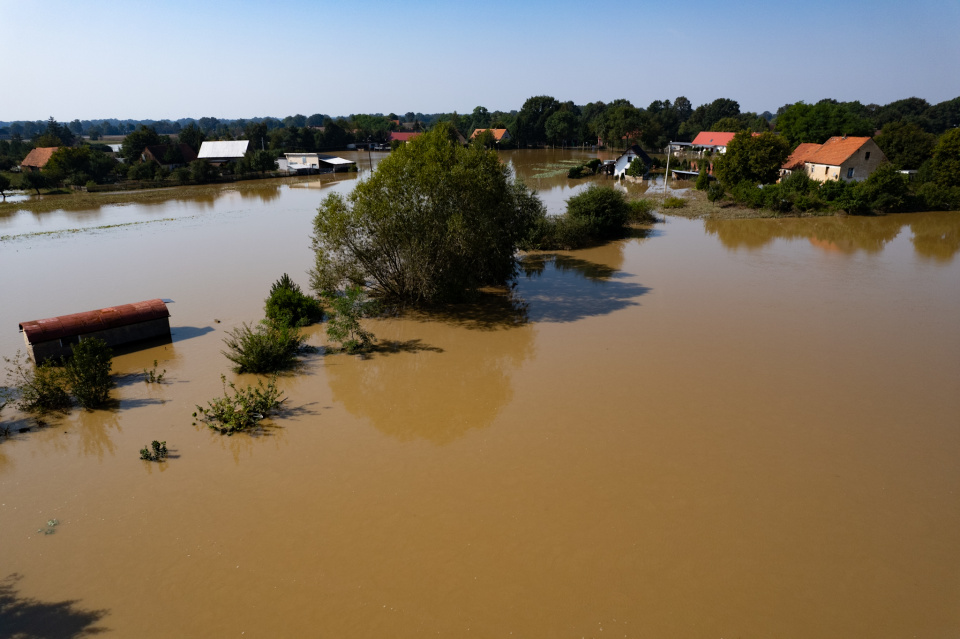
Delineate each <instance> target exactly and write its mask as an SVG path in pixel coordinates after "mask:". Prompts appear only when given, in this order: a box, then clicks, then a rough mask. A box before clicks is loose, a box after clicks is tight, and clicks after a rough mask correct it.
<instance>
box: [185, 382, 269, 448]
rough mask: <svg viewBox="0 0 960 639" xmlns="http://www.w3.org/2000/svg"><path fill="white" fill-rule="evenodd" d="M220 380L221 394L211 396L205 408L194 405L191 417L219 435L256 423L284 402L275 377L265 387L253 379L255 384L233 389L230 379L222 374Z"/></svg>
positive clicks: (243, 428)
mask: <svg viewBox="0 0 960 639" xmlns="http://www.w3.org/2000/svg"><path fill="white" fill-rule="evenodd" d="M220 381H221V383H222V384H223V397H217V398H214V399H212V400H211V401H209V402H207V406H206V407H203V406H200V405H197V412H195V413H194V414H193V416H194V417H196V418H197V420H199V421H201V422H203V423H204V424H206V425H207V426H209V427H210V428H212V429H213V430H216V431H218V432H220V433H221V434H228V435H231V434H233V433H235V432H238V431H242V430H247V429H249V428H252V427H254V426H256V425H257V424H259V423H260V422H261V421H262V420H263V419H265V418H267V417H269V416H270V415H271V414H273V413H276V412H277V411H278V410H280V408H281V407H282V405H283V402H284V401H285V400H284V398H283V392H282V391H280V389H278V388H277V378H276V377H273V378H271V379H270V381H269V382H268V383H267V384H266V386H264V384H263V380H257V385H256V386H249V385H248V386H247V387H246V388H237V386H236V385H235V384H234V383H233V382H230V383H229V384H228V383H227V378H226V377H224V376H223V375H221V376H220ZM227 388H229V389H230V390H229V391H228V390H227ZM194 423H196V422H194Z"/></svg>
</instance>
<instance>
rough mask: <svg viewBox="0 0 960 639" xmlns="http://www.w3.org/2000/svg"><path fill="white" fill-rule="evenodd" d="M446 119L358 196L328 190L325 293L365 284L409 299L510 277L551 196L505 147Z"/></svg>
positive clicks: (322, 270) (318, 231)
mask: <svg viewBox="0 0 960 639" xmlns="http://www.w3.org/2000/svg"><path fill="white" fill-rule="evenodd" d="M450 135H451V132H450V130H449V125H448V124H446V123H441V124H439V125H437V126H436V127H435V128H434V129H433V130H431V131H429V132H428V133H425V134H423V135H421V136H419V137H417V138H415V139H414V140H411V141H410V142H408V143H407V144H405V145H403V146H401V147H400V148H398V149H396V150H395V151H394V152H393V153H391V154H390V156H389V157H387V158H386V159H384V160H382V161H381V162H380V164H379V166H378V167H377V169H376V171H374V173H373V175H372V176H371V177H370V178H369V179H368V180H364V181H362V182H360V183H359V184H357V186H356V188H354V190H353V191H352V192H351V193H350V195H348V196H346V197H345V196H343V195H340V194H338V193H334V194H331V195H328V196H327V197H326V198H325V199H324V200H323V202H322V203H321V205H320V208H319V210H318V212H317V216H316V218H315V219H314V227H313V230H314V233H313V244H312V247H313V250H314V252H315V255H316V262H315V267H314V269H313V271H312V272H311V286H312V288H313V289H314V290H315V291H316V292H317V293H320V294H326V293H329V292H330V291H334V290H340V289H343V288H345V287H347V286H351V285H353V286H362V287H365V288H366V289H367V290H368V292H369V293H370V294H371V295H373V296H375V297H380V298H384V299H387V300H390V301H392V302H396V303H400V304H405V303H406V304H425V303H434V302H445V301H453V300H459V299H463V298H465V297H467V296H469V295H470V294H471V293H472V292H474V291H476V290H477V289H478V288H479V287H481V286H484V285H490V284H503V283H505V282H506V281H507V280H509V279H510V278H511V277H512V276H513V275H514V273H515V269H516V251H517V247H518V246H519V244H520V243H521V241H522V240H523V239H525V238H526V237H527V236H528V235H529V233H530V230H531V229H532V228H533V226H534V225H535V224H536V223H538V221H539V220H540V219H541V218H542V217H543V216H544V208H543V204H542V203H541V202H540V200H539V199H537V197H536V196H535V195H533V194H532V193H531V192H530V191H529V190H528V189H527V188H526V187H525V186H524V185H523V183H521V182H517V181H515V182H511V181H510V171H509V169H508V167H507V166H506V165H504V164H503V163H502V162H500V159H499V158H498V157H497V154H496V153H495V152H492V151H487V150H485V149H483V148H482V147H481V146H479V145H473V146H470V147H467V148H464V147H462V146H460V145H459V144H457V143H455V142H452V141H451V139H450Z"/></svg>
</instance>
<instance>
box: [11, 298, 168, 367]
mask: <svg viewBox="0 0 960 639" xmlns="http://www.w3.org/2000/svg"><path fill="white" fill-rule="evenodd" d="M20 331H21V332H22V333H23V341H24V342H26V344H27V352H28V353H29V354H30V357H31V358H32V359H33V361H34V362H36V363H38V364H39V363H41V362H44V361H46V360H48V359H58V358H60V357H67V356H69V355H71V354H72V353H73V345H74V344H78V343H79V342H80V340H83V339H90V338H92V337H96V338H99V339H102V340H103V341H104V342H106V343H107V345H108V346H120V345H123V344H131V343H134V342H139V341H142V340H148V339H155V338H158V337H167V338H169V337H170V311H169V310H167V305H166V304H165V303H164V301H163V300H161V299H153V300H147V301H144V302H136V303H133V304H123V305H121V306H111V307H109V308H101V309H99V310H96V311H87V312H85V313H74V314H72V315H61V316H60V317H51V318H48V319H41V320H33V321H31V322H21V323H20Z"/></svg>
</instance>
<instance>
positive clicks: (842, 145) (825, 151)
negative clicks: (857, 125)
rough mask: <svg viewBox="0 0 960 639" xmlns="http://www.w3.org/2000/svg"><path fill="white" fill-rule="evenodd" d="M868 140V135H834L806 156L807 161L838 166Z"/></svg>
mask: <svg viewBox="0 0 960 639" xmlns="http://www.w3.org/2000/svg"><path fill="white" fill-rule="evenodd" d="M869 141H870V138H868V137H862V138H861V137H853V136H834V137H832V138H830V139H829V140H827V141H826V142H824V143H823V144H821V145H820V148H819V149H817V152H816V153H814V154H812V155H810V156H809V157H808V158H807V162H810V163H811V164H828V165H830V166H840V165H841V164H843V163H844V162H846V161H847V159H848V158H849V157H850V156H851V155H853V154H854V153H856V152H857V151H858V150H860V147H861V146H863V145H864V144H866V143H867V142H869Z"/></svg>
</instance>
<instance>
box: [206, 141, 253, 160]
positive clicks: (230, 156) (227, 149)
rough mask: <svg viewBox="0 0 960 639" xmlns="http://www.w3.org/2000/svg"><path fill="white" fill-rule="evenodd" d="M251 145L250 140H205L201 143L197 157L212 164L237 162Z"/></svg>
mask: <svg viewBox="0 0 960 639" xmlns="http://www.w3.org/2000/svg"><path fill="white" fill-rule="evenodd" d="M249 145H250V140H221V141H213V142H206V141H205V142H201V143H200V152H199V153H197V157H198V158H199V159H201V160H206V161H207V162H209V163H210V164H224V163H226V162H235V161H237V160H239V159H240V158H242V157H243V156H244V155H246V153H247V147H248V146H249Z"/></svg>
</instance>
